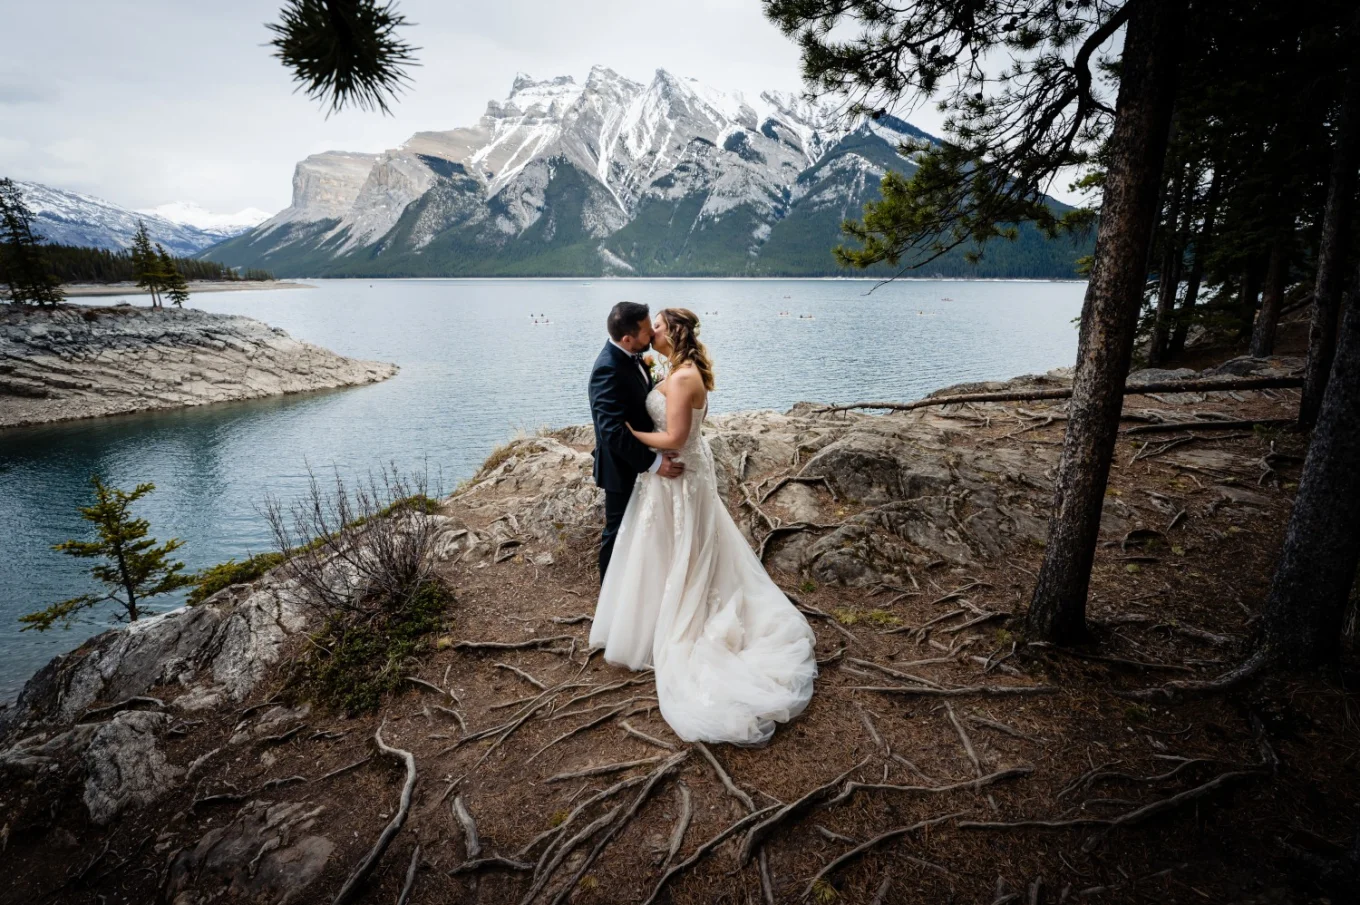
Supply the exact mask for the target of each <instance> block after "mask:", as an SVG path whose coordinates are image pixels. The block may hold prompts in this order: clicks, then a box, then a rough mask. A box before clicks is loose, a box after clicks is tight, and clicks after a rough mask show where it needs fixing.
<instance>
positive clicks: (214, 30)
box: [0, 0, 938, 211]
mask: <svg viewBox="0 0 1360 905" xmlns="http://www.w3.org/2000/svg"><path fill="white" fill-rule="evenodd" d="M278 7H279V2H278V0H238V2H234V3H203V2H191V3H185V2H182V0H179V2H174V0H143V2H140V3H137V4H135V5H125V4H109V3H98V2H83V3H81V2H75V0H47V2H44V3H41V4H17V3H9V4H7V9H6V11H5V19H6V25H7V30H8V31H10V32H11V34H14V35H19V36H23V35H29V36H36V35H43V34H46V33H47V32H48V31H50V29H51V28H52V23H53V22H61V23H63V25H62V33H61V36H60V39H59V40H51V41H48V40H42V41H38V40H28V41H25V40H18V41H13V42H10V44H9V46H7V48H6V50H7V53H8V54H9V56H8V59H6V60H5V66H4V69H3V70H0V136H3V137H0V175H5V176H12V177H14V178H18V179H31V180H35V181H38V182H45V183H48V184H51V185H55V186H57V187H60V188H66V189H71V190H75V191H81V192H87V193H89V194H93V195H98V196H100V197H103V198H107V199H108V200H110V201H113V202H115V203H117V204H122V205H124V206H127V207H148V206H152V205H156V204H160V203H163V202H166V201H172V200H183V201H193V202H195V203H198V204H201V205H203V206H204V207H207V208H210V209H213V210H219V211H235V210H238V209H240V208H243V207H259V208H263V209H265V210H277V209H279V208H282V207H284V206H286V205H287V203H288V200H289V183H290V178H291V175H292V167H293V164H294V163H295V162H296V161H298V160H299V159H301V158H303V157H305V156H307V155H308V154H312V153H316V152H318V151H325V150H332V149H342V150H354V151H380V150H383V149H385V148H390V147H394V146H396V145H398V144H400V143H401V142H403V141H405V140H406V139H407V138H408V137H409V136H410V135H411V134H412V133H414V132H417V131H420V130H427V129H450V128H454V127H456V126H460V125H467V124H470V123H471V122H473V121H474V120H475V119H476V118H477V117H478V116H480V115H481V113H482V111H483V110H484V109H485V106H486V102H487V101H488V100H490V99H493V98H496V99H500V98H503V97H504V96H505V94H506V93H507V92H508V91H509V87H510V83H511V81H512V80H513V78H514V76H515V74H516V73H517V72H527V73H529V74H530V75H533V76H534V77H536V78H546V77H549V76H553V75H562V74H568V75H573V76H575V77H576V78H577V79H580V78H583V77H584V76H585V74H586V73H587V72H588V71H589V69H590V67H591V66H592V65H594V64H596V63H599V64H602V65H606V66H609V67H611V68H613V69H615V70H616V71H618V72H620V73H622V74H624V75H628V76H630V77H632V78H634V79H638V80H646V79H648V78H650V76H651V73H652V72H653V71H654V70H655V69H657V68H665V69H669V70H671V71H672V72H674V73H676V74H678V75H683V76H691V77H694V78H697V79H699V80H701V81H704V82H707V83H709V84H712V85H714V86H716V87H720V88H726V89H731V90H742V91H746V92H750V93H756V92H759V91H761V90H765V89H779V90H786V91H797V90H800V89H801V82H800V78H799V72H798V53H797V49H796V48H795V47H794V46H793V44H792V43H791V42H789V41H788V40H787V39H786V38H784V36H783V35H781V34H780V33H779V31H778V30H777V29H775V28H774V27H773V26H772V25H770V24H769V23H768V22H767V21H766V20H765V19H764V17H763V16H762V15H761V4H760V2H759V0H685V2H659V0H573V2H570V3H567V2H561V0H497V2H494V3H476V4H473V3H466V2H439V0H401V3H400V8H401V9H402V11H403V12H405V13H406V14H407V16H408V18H409V19H410V20H411V21H413V22H415V23H416V25H414V26H413V27H411V28H409V29H408V30H407V34H408V40H410V41H411V42H412V43H414V44H416V45H418V46H419V47H420V48H421V50H420V53H419V58H420V63H421V65H420V66H419V67H418V68H416V69H414V70H413V71H412V73H411V74H412V76H413V79H414V82H413V84H412V86H411V88H410V90H409V91H408V92H407V93H406V94H405V95H404V96H403V97H402V98H401V99H400V101H399V102H398V104H397V105H396V106H395V107H394V113H395V115H394V116H391V117H383V116H381V115H379V114H372V113H364V112H359V111H346V112H344V113H341V114H339V115H335V116H331V117H330V118H329V119H328V118H326V116H325V115H324V113H323V112H322V111H321V110H320V109H319V108H318V106H317V105H316V104H314V103H313V102H311V101H309V100H307V99H306V98H305V97H304V96H303V95H301V94H298V93H295V92H294V85H293V84H292V83H291V81H290V79H289V74H288V73H287V72H286V71H285V70H284V69H283V68H282V67H281V66H280V65H279V63H278V61H277V60H275V59H274V58H273V57H271V56H270V50H269V48H268V47H267V46H265V45H266V44H267V42H268V40H269V33H268V32H267V31H266V30H265V28H264V23H265V22H268V21H273V20H275V19H276V18H277V14H278ZM11 51H12V52H11ZM912 119H913V121H915V122H917V124H918V125H920V126H922V127H923V128H927V129H931V128H933V127H937V126H938V118H937V116H936V115H935V114H934V113H933V111H929V110H922V111H918V113H917V114H916V115H914V116H913V117H912Z"/></svg>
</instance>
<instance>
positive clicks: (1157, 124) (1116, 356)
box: [1028, 0, 1186, 644]
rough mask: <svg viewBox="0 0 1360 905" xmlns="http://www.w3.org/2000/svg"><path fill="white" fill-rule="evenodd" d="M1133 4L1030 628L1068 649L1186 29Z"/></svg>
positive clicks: (1156, 7)
mask: <svg viewBox="0 0 1360 905" xmlns="http://www.w3.org/2000/svg"><path fill="white" fill-rule="evenodd" d="M1132 2H1133V11H1132V13H1131V14H1130V16H1129V22H1128V31H1127V34H1126V35H1125V40H1124V53H1123V59H1122V72H1121V79H1120V85H1119V97H1118V100H1117V102H1116V108H1115V109H1116V112H1115V124H1114V129H1113V131H1112V132H1111V135H1110V143H1109V154H1110V165H1109V170H1108V174H1107V176H1106V184H1105V194H1104V198H1103V200H1102V203H1101V217H1100V229H1099V231H1098V232H1097V234H1096V255H1095V263H1094V266H1093V267H1092V271H1091V280H1090V282H1089V283H1088V284H1087V289H1086V298H1085V301H1084V302H1083V304H1082V315H1081V332H1080V336H1079V339H1078V345H1077V362H1076V371H1075V374H1074V378H1073V385H1072V402H1071V407H1070V409H1069V418H1070V420H1069V421H1068V425H1067V434H1066V437H1065V439H1064V441H1063V453H1062V461H1061V462H1060V463H1059V466H1058V479H1057V488H1056V492H1055V497H1054V505H1053V516H1052V519H1051V520H1050V522H1049V529H1048V544H1047V548H1046V553H1045V555H1044V563H1043V566H1042V567H1041V568H1040V571H1039V578H1038V583H1037V584H1036V586H1035V589H1034V595H1033V597H1032V598H1031V600H1030V609H1029V616H1028V631H1029V633H1030V634H1031V635H1032V636H1034V637H1035V638H1036V639H1040V640H1045V641H1051V642H1054V643H1059V644H1065V643H1069V642H1071V641H1074V640H1078V639H1080V638H1081V637H1083V636H1084V635H1085V632H1086V594H1087V590H1088V588H1089V585H1090V580H1091V563H1092V561H1093V560H1094V558H1095V549H1096V541H1097V539H1098V536H1099V532H1100V511H1101V507H1102V506H1103V505H1104V502H1105V485H1106V482H1107V480H1108V478H1109V474H1110V459H1111V456H1112V455H1113V453H1114V445H1115V440H1116V438H1117V435H1118V433H1119V415H1120V411H1121V409H1122V407H1123V403H1124V380H1125V377H1126V376H1127V375H1128V372H1129V362H1130V360H1131V358H1132V357H1133V341H1134V333H1135V331H1136V329H1137V324H1138V313H1139V310H1140V309H1141V307H1142V303H1143V288H1144V285H1145V283H1146V280H1147V260H1148V246H1149V244H1150V241H1151V236H1152V227H1153V224H1154V222H1155V221H1156V219H1157V214H1158V193H1159V191H1160V188H1161V181H1162V166H1163V162H1164V160H1165V157H1166V145H1167V132H1168V129H1169V126H1170V122H1171V112H1172V108H1173V106H1174V100H1175V89H1176V73H1177V69H1178V68H1179V65H1180V48H1181V40H1182V35H1183V32H1184V28H1185V25H1184V23H1185V19H1186V4H1185V2H1183V0H1132Z"/></svg>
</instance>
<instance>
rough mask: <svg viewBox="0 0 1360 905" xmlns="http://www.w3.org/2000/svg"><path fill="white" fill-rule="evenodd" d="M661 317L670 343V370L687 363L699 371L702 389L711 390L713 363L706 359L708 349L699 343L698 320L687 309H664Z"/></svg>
mask: <svg viewBox="0 0 1360 905" xmlns="http://www.w3.org/2000/svg"><path fill="white" fill-rule="evenodd" d="M661 316H662V317H663V318H665V319H666V328H667V329H666V335H667V336H668V337H669V339H670V341H671V353H670V355H668V356H667V358H668V359H669V360H670V366H671V370H672V371H674V370H675V369H676V368H678V367H680V366H681V365H683V364H685V363H686V362H689V363H690V364H693V365H694V367H695V368H697V369H698V371H699V378H700V379H701V380H703V382H704V389H706V390H710V391H711V390H712V389H713V362H711V361H709V359H708V349H707V348H706V347H705V346H704V344H703V343H702V342H700V341H699V318H698V316H697V315H696V314H695V313H694V312H693V311H690V310H689V309H688V308H665V309H663V310H662V311H661Z"/></svg>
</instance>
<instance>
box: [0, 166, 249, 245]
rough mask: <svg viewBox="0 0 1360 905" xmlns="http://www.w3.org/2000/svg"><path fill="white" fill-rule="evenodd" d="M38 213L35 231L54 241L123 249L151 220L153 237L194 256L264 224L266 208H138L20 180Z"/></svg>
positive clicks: (26, 202) (34, 211)
mask: <svg viewBox="0 0 1360 905" xmlns="http://www.w3.org/2000/svg"><path fill="white" fill-rule="evenodd" d="M15 184H16V185H17V186H18V187H19V190H20V191H21V192H22V193H23V198H24V203H25V204H26V205H28V208H29V209H30V210H31V211H32V212H33V215H34V216H33V229H34V232H36V233H37V234H38V235H40V236H42V237H43V238H44V239H46V240H47V241H49V242H55V243H59V244H62V245H80V246H85V247H87V248H107V249H109V250H111V251H118V250H121V249H124V248H129V247H131V245H132V239H133V236H134V235H136V232H137V221H138V220H141V221H142V222H144V223H145V224H146V230H147V232H148V233H149V234H150V235H151V241H153V242H159V243H161V244H162V245H164V246H165V249H166V251H169V252H171V253H172V254H177V255H184V256H189V255H194V254H197V253H198V252H200V251H202V250H203V249H205V248H208V247H210V246H212V245H216V244H217V243H218V242H221V241H223V240H224V239H230V238H231V237H233V236H237V235H240V234H241V233H243V232H245V231H246V230H248V229H250V228H251V227H252V226H254V225H256V224H257V223H259V222H260V221H261V220H263V219H264V218H265V217H267V216H268V215H267V214H264V215H263V216H260V215H261V214H263V211H252V210H247V211H242V212H241V213H240V214H237V215H232V216H224V215H219V214H212V213H210V212H208V211H205V210H203V209H202V208H200V207H198V206H197V205H185V204H174V205H161V207H159V208H156V209H154V210H149V211H132V210H128V209H127V208H124V207H120V206H118V205H116V204H114V203H113V202H111V201H105V200H104V199H103V198H96V197H95V196H93V195H86V194H82V193H80V192H69V191H66V190H65V189H58V188H53V187H51V186H47V185H42V184H40V183H37V182H18V181H16V183H15Z"/></svg>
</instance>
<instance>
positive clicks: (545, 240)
mask: <svg viewBox="0 0 1360 905" xmlns="http://www.w3.org/2000/svg"><path fill="white" fill-rule="evenodd" d="M908 140H926V141H930V140H932V139H931V136H929V135H927V134H926V133H925V132H922V131H921V130H919V129H917V128H916V127H914V126H912V125H910V124H909V123H906V122H904V121H902V120H900V119H896V118H894V117H891V116H884V117H881V118H880V119H878V120H868V119H859V120H854V121H847V120H846V119H845V118H844V117H843V116H841V115H840V114H839V112H838V111H837V110H836V109H834V108H832V107H830V106H825V105H819V104H815V103H811V102H809V101H806V100H804V99H801V98H798V97H795V96H791V95H784V94H779V93H774V92H765V93H762V94H761V95H760V96H759V97H756V98H748V97H745V96H743V95H741V94H737V93H729V92H723V91H718V90H715V89H713V88H709V87H707V86H705V85H702V84H700V83H698V82H696V81H694V80H692V79H684V78H679V77H677V76H675V75H672V74H671V73H669V72H666V71H665V70H661V69H659V70H657V71H656V73H655V75H654V76H653V78H652V80H651V81H650V82H648V83H645V84H644V83H641V82H635V81H632V80H631V79H628V78H625V77H623V76H621V75H619V74H617V73H615V72H614V71H612V70H610V69H606V68H604V67H600V66H597V67H595V68H594V69H592V70H591V71H590V74H589V76H588V77H587V78H586V80H585V82H584V84H578V83H577V82H576V81H575V80H574V79H573V78H572V77H571V76H559V77H557V78H553V79H548V80H546V81H535V80H533V79H531V78H529V77H527V76H523V75H521V76H519V77H517V78H516V79H515V81H514V84H513V85H512V87H511V90H510V94H509V96H508V97H507V98H506V100H505V101H503V102H497V101H491V102H490V103H489V104H487V108H486V113H485V114H484V115H483V116H482V117H481V119H480V120H478V122H477V123H476V124H475V125H473V126H469V127H465V128H459V129H453V130H450V131H447V132H419V133H417V134H415V135H413V136H412V137H411V138H410V139H409V140H408V141H407V142H406V143H405V144H403V145H402V146H401V147H398V148H395V149H392V150H389V151H385V152H383V153H381V154H358V153H348V152H339V151H332V152H327V153H324V154H316V155H313V156H311V157H308V158H307V159H306V160H303V161H302V162H301V163H299V164H297V167H296V169H295V170H294V173H293V201H292V204H291V205H290V206H289V207H288V208H286V209H285V210H283V211H281V212H280V213H278V214H277V215H275V216H274V217H272V218H270V219H269V220H266V221H265V222H263V223H261V224H260V225H258V226H256V227H254V228H253V229H251V230H249V231H247V232H245V233H243V234H242V235H240V236H237V237H236V238H234V239H230V240H228V241H226V242H223V243H222V244H220V245H217V246H214V247H213V248H212V249H210V250H209V251H207V252H206V253H205V254H204V256H205V257H208V258H211V259H212V260H216V261H221V262H223V263H226V264H229V265H233V266H244V267H261V268H266V269H269V270H271V271H273V272H274V273H277V274H279V275H288V276H597V275H609V274H619V275H673V276H767V275H799V276H804V275H806V276H811V275H822V274H835V273H839V272H843V271H841V270H840V269H839V268H838V267H837V265H836V263H835V260H834V259H833V258H832V255H831V248H832V247H833V246H835V245H836V244H837V243H838V242H840V241H841V234H840V223H841V221H842V220H843V219H845V218H846V217H855V216H858V215H859V214H860V213H861V211H862V210H863V206H864V203H865V202H866V201H869V200H873V199H876V198H878V197H879V184H880V181H881V180H882V177H883V174H884V173H885V172H886V171H887V170H888V169H890V168H891V169H895V170H899V171H903V172H906V173H911V172H912V171H914V169H915V166H914V164H913V163H912V162H911V160H910V159H909V158H907V157H904V156H902V155H901V154H899V148H900V147H901V145H902V143H903V142H904V141H908ZM1053 203H1054V205H1055V206H1058V207H1061V205H1058V203H1057V202H1053ZM1082 253H1084V249H1078V248H1075V247H1074V246H1073V245H1072V244H1070V243H1066V242H1049V241H1046V240H1044V239H1043V238H1042V237H1041V236H1039V234H1038V233H1037V231H1035V230H1033V229H1032V228H1029V227H1026V228H1022V229H1021V231H1020V238H1019V239H1018V240H1017V241H1016V242H1014V243H1006V242H998V243H994V244H993V245H992V246H990V247H989V248H988V250H987V253H986V256H985V257H984V259H983V261H982V262H981V263H980V264H977V265H973V264H969V263H967V262H966V261H965V260H964V259H963V253H962V251H957V252H955V253H953V254H951V255H949V256H947V257H945V258H942V259H941V260H939V261H937V262H934V263H933V264H932V265H930V267H929V268H928V269H927V271H926V272H925V274H926V275H949V276H963V275H969V276H1027V277H1070V276H1073V275H1074V273H1073V262H1074V261H1075V259H1076V258H1077V257H1078V256H1079V255H1080V254H1082Z"/></svg>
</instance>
